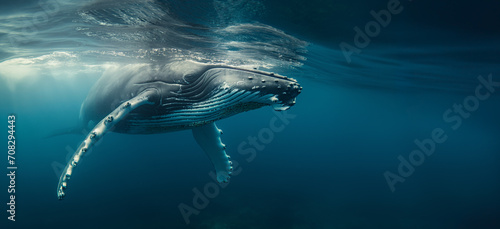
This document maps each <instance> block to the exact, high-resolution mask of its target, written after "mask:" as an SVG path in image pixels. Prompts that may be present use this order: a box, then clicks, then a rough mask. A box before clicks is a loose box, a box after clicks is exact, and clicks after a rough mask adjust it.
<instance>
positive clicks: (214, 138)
mask: <svg viewBox="0 0 500 229" xmlns="http://www.w3.org/2000/svg"><path fill="white" fill-rule="evenodd" d="M221 134H222V130H220V129H219V128H217V126H216V125H215V123H209V124H206V125H203V126H200V127H196V128H193V136H194V139H195V140H196V142H197V143H198V145H200V146H201V148H203V151H205V153H207V155H208V157H209V158H210V160H211V161H212V164H213V165H214V167H215V172H216V173H217V181H218V182H219V183H222V182H228V181H229V175H231V173H232V171H233V167H232V166H231V164H232V162H231V161H229V159H230V157H229V156H228V155H227V154H226V151H225V149H226V146H225V145H224V144H223V143H222V142H221V140H220V135H221Z"/></svg>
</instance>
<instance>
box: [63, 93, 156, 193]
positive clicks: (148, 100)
mask: <svg viewBox="0 0 500 229" xmlns="http://www.w3.org/2000/svg"><path fill="white" fill-rule="evenodd" d="M158 95H159V94H158V92H157V91H156V90H154V89H148V90H145V91H144V92H142V93H140V94H139V95H137V96H136V97H134V98H132V99H130V100H128V101H125V102H123V103H122V104H120V106H118V107H117V108H116V109H115V110H114V111H112V112H111V113H110V114H109V115H107V116H106V117H105V118H104V119H102V120H101V121H100V122H99V123H98V124H97V125H96V126H95V127H94V128H93V129H92V131H90V133H89V134H88V135H87V137H86V138H85V140H84V141H83V142H82V144H80V147H78V149H77V150H76V152H75V153H74V154H73V156H72V157H71V160H70V161H69V162H68V164H67V165H66V167H65V168H64V170H63V172H62V174H61V177H60V178H59V184H58V185H57V197H58V198H59V199H60V200H61V199H62V198H64V195H65V193H64V190H65V189H66V188H67V185H68V180H69V179H70V177H71V174H72V173H73V169H74V168H75V167H76V165H77V164H78V162H79V161H80V159H81V158H82V156H83V155H84V153H85V152H87V151H88V150H89V149H90V148H91V147H92V146H93V145H94V144H95V143H96V142H97V141H99V139H101V138H102V136H104V134H106V133H107V132H108V131H109V130H110V129H111V128H112V127H113V126H115V125H116V124H117V123H118V122H119V121H120V120H122V119H123V118H124V117H125V116H126V115H127V114H128V113H130V112H131V111H132V110H134V109H136V108H137V107H140V106H142V105H145V104H154V102H152V100H155V99H157V96H158Z"/></svg>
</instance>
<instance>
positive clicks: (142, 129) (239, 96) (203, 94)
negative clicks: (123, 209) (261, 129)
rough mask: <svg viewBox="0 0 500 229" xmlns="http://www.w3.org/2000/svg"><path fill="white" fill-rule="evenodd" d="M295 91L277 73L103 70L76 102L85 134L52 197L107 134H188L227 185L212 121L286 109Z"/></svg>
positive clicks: (204, 68) (197, 68) (190, 65)
mask: <svg viewBox="0 0 500 229" xmlns="http://www.w3.org/2000/svg"><path fill="white" fill-rule="evenodd" d="M301 90H302V87H300V85H299V84H298V83H297V81H296V80H294V79H291V78H288V77H285V76H281V75H278V74H274V73H269V72H264V71H257V70H249V69H243V68H238V67H231V66H225V65H210V64H202V63H197V62H193V61H178V62H172V63H168V64H165V65H161V66H160V65H151V64H131V65H125V66H121V67H119V68H111V69H108V70H106V71H105V72H104V73H103V75H102V77H101V78H100V79H99V80H98V81H97V82H96V84H95V85H94V86H93V87H92V89H91V90H90V92H89V94H88V96H87V98H86V99H85V101H84V102H83V103H82V106H81V110H80V121H81V122H82V123H83V125H84V126H86V128H87V129H91V131H90V133H89V134H88V135H87V136H86V138H85V140H84V141H83V142H82V144H81V145H80V146H79V148H78V149H77V150H76V152H75V153H74V155H73V157H72V158H71V159H70V161H69V162H68V164H67V165H66V167H65V169H64V171H63V173H62V174H61V177H60V179H59V184H58V188H57V195H58V198H59V199H62V198H63V197H64V196H65V189H66V188H67V183H68V180H69V179H70V177H71V175H72V172H73V169H74V168H75V167H76V165H77V164H78V162H79V161H80V159H81V157H82V156H83V155H84V154H85V152H86V151H88V150H89V149H90V147H92V146H93V145H94V144H95V143H96V142H97V141H98V140H99V139H100V138H102V136H103V135H104V134H106V133H107V132H109V131H112V132H119V133H127V134H155V133H163V132H170V131H179V130H186V129H191V130H192V132H193V136H194V138H195V140H196V142H197V143H198V144H199V145H200V147H201V148H202V149H203V150H204V151H205V152H206V153H207V155H208V157H209V158H210V160H211V161H212V164H213V165H214V167H215V170H216V174H217V181H218V182H227V181H228V179H229V176H230V175H231V172H232V166H231V164H232V163H231V161H230V160H229V156H228V155H227V154H226V152H225V145H224V144H223V143H222V142H221V140H220V135H221V134H222V131H221V130H220V129H218V128H217V126H216V125H215V121H217V120H220V119H223V118H227V117H230V116H232V115H235V114H238V113H241V112H245V111H249V110H253V109H257V108H260V107H263V106H268V105H270V106H273V107H274V109H275V110H286V109H288V108H289V107H290V106H292V105H294V104H295V97H296V96H297V95H299V94H300V92H301Z"/></svg>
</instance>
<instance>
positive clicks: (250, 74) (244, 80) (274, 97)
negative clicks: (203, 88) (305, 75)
mask: <svg viewBox="0 0 500 229" xmlns="http://www.w3.org/2000/svg"><path fill="white" fill-rule="evenodd" d="M200 78H202V79H205V80H206V79H210V82H209V83H208V85H207V87H208V88H213V89H212V92H211V93H212V98H214V99H220V100H225V101H228V102H230V101H234V103H231V105H230V106H232V107H228V109H234V110H237V111H239V112H243V111H247V110H252V109H256V108H258V107H262V106H267V105H270V106H272V107H273V108H274V109H275V110H287V109H288V108H290V107H291V106H293V105H294V104H295V100H296V97H297V96H298V95H299V94H300V92H301V90H302V87H301V86H300V85H299V84H298V83H297V81H296V80H295V79H292V78H288V77H285V76H281V75H278V74H275V73H270V72H264V71H257V70H248V69H242V68H235V67H227V66H224V67H221V66H215V67H212V68H209V69H207V70H206V71H204V72H203V74H201V75H200ZM228 104H229V103H228Z"/></svg>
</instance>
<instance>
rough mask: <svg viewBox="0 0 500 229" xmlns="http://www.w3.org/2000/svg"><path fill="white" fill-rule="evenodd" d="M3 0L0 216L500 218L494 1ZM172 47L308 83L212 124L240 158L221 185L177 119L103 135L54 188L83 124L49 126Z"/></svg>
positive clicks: (134, 222) (55, 219) (477, 222)
mask: <svg viewBox="0 0 500 229" xmlns="http://www.w3.org/2000/svg"><path fill="white" fill-rule="evenodd" d="M0 6H1V7H0V114H1V115H2V118H1V119H2V120H4V122H2V123H3V124H2V125H3V127H2V130H3V131H2V133H1V134H0V136H1V138H0V139H3V140H2V141H4V143H2V144H3V145H4V150H2V151H1V154H2V155H1V156H0V158H1V159H0V161H1V165H2V167H3V168H2V170H3V171H4V173H5V174H8V173H9V172H10V171H12V170H13V169H8V168H7V167H9V166H10V165H9V164H8V135H9V133H8V130H9V127H8V126H9V123H8V116H9V115H15V117H16V118H15V120H16V121H15V135H14V136H15V140H16V142H15V147H16V148H15V150H16V153H15V155H14V156H15V166H16V167H17V169H16V170H15V174H16V176H15V205H14V206H15V218H14V219H15V221H12V220H9V219H8V217H9V216H11V213H10V212H8V211H7V210H9V209H10V208H12V207H11V206H13V205H9V204H7V203H9V202H10V196H11V193H8V191H9V189H11V188H9V187H8V186H9V183H10V182H11V178H10V177H9V176H5V175H4V176H3V178H2V179H0V182H1V184H0V187H2V188H1V189H0V196H1V199H2V201H3V204H2V206H3V207H1V209H3V210H1V211H0V212H1V214H0V216H1V219H0V225H1V226H0V228H203V229H229V228H231V229H239V228H252V229H257V228H259V229H260V228H291V229H316V228H317V229H325V228H328V229H330V228H342V229H343V228H410V229H416V228H426V229H427V228H440V229H443V228H464V229H465V228H482V229H490V228H500V220H499V219H500V217H499V216H500V195H499V193H500V138H499V136H500V120H499V117H500V66H499V63H500V43H499V40H500V39H499V38H500V30H499V29H498V28H500V3H498V2H497V1H493V0H491V1H487V0H484V1H476V2H471V1H454V2H452V3H451V2H449V3H447V2H446V3H445V2H442V3H441V2H435V1H417V0H413V1H403V0H402V1H392V0H387V1H366V0H355V1H347V0H338V1H334V0H330V1H328V0H309V1H304V0H293V1H280V0H276V1H270V0H230V1H222V0H209V1H201V0H197V1H180V0H179V1H154V0H146V1H138V0H127V1H109V0H108V1H68V0H21V1H12V2H2V3H0ZM372 11H373V12H372ZM374 15H375V16H374ZM388 15H389V16H388ZM172 60H194V61H198V62H203V63H221V64H228V65H235V66H242V67H248V68H258V69H260V70H264V71H270V72H277V73H279V74H282V75H286V76H289V77H293V78H295V79H297V80H298V82H299V83H300V84H301V86H303V88H304V89H303V91H302V93H301V94H300V95H299V96H298V97H297V104H296V105H295V106H293V107H292V108H291V109H290V110H288V111H286V112H281V113H277V112H274V111H273V110H272V109H271V108H261V109H258V110H254V111H250V112H245V113H242V114H238V115H236V116H233V117H230V118H227V119H224V120H220V121H218V122H217V125H218V127H219V128H220V129H222V130H224V135H223V136H222V141H223V142H224V143H225V144H226V145H227V152H228V154H229V155H231V158H232V160H234V161H236V162H237V164H235V175H234V176H233V177H232V178H231V181H230V182H229V183H228V184H227V185H217V184H215V182H214V180H213V179H212V177H211V176H210V172H211V171H212V170H213V167H212V165H211V163H210V161H209V160H208V158H207V156H206V155H205V154H204V153H203V152H202V150H201V148H200V147H199V146H198V145H197V144H196V143H195V141H194V139H193V137H192V134H191V133H190V131H180V132H171V133H165V134H156V135H126V134H118V133H109V134H107V135H106V136H105V137H104V138H103V139H102V141H100V142H99V143H98V144H97V145H96V146H95V147H94V148H93V149H92V150H91V151H90V152H89V153H88V154H87V155H86V156H85V157H84V158H83V160H82V162H83V163H81V164H80V165H79V166H78V168H77V169H76V170H75V173H74V176H72V178H73V179H71V182H70V187H69V189H68V190H67V196H66V197H65V199H64V200H62V201H58V199H57V196H56V187H57V182H58V179H59V176H60V173H61V169H62V167H63V166H64V165H65V164H66V163H67V161H69V157H70V155H71V154H72V153H73V152H74V150H75V149H76V148H77V147H78V145H79V144H80V143H81V141H82V140H83V139H84V135H79V134H68V135H63V136H57V137H52V138H46V136H47V135H49V134H50V133H52V132H53V131H56V130H59V129H63V128H70V127H73V126H76V125H77V124H78V116H79V112H80V105H81V103H82V101H83V100H84V99H85V97H86V96H87V93H88V91H89V90H90V88H91V87H92V85H93V84H94V83H95V82H96V81H97V79H99V77H100V76H101V75H102V73H103V72H104V71H106V70H107V69H110V68H119V67H120V66H123V65H125V64H131V63H153V64H161V63H164V62H165V63H166V62H169V61H172ZM272 125H280V127H282V129H280V130H279V131H272V130H271V129H273V128H271V127H272ZM252 138H256V139H258V140H257V143H256V144H255V143H251V142H250V139H252ZM242 145H243V146H242Z"/></svg>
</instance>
